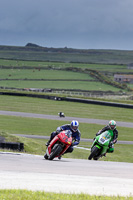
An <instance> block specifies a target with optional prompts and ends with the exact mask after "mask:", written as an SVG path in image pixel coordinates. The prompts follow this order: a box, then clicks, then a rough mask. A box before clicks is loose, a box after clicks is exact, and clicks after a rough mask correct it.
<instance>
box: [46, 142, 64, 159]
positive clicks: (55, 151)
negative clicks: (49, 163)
mask: <svg viewBox="0 0 133 200" xmlns="http://www.w3.org/2000/svg"><path fill="white" fill-rule="evenodd" d="M61 151H62V147H61V146H60V145H57V146H54V147H53V149H52V151H51V154H50V156H49V158H48V159H49V160H53V159H54V158H55V157H56V156H57V155H59V154H60V152H61Z"/></svg>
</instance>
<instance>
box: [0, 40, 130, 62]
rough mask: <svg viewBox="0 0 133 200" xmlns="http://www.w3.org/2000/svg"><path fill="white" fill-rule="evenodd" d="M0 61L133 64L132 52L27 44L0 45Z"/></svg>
mask: <svg viewBox="0 0 133 200" xmlns="http://www.w3.org/2000/svg"><path fill="white" fill-rule="evenodd" d="M0 59H13V60H36V61H52V62H53V61H54V62H55V61H56V62H64V63H65V62H66V63H74V62H75V63H99V64H120V65H123V64H126V65H127V64H130V63H133V51H125V50H102V49H99V50H98V49H97V50H95V49H72V48H67V47H65V48H48V47H40V46H38V45H34V44H29V43H28V44H27V45H26V46H20V47H19V46H3V45H0Z"/></svg>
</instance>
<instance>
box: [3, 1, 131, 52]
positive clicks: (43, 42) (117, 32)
mask: <svg viewBox="0 0 133 200" xmlns="http://www.w3.org/2000/svg"><path fill="white" fill-rule="evenodd" d="M29 42H30V43H34V44H37V45H40V46H43V47H68V48H76V49H121V50H133V0H0V45H13V46H25V45H26V44H27V43H29Z"/></svg>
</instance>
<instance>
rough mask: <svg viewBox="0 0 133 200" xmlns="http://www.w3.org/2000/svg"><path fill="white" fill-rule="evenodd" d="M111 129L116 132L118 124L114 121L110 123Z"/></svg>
mask: <svg viewBox="0 0 133 200" xmlns="http://www.w3.org/2000/svg"><path fill="white" fill-rule="evenodd" d="M109 127H110V129H112V130H114V129H115V128H116V122H115V121H114V120H111V121H109Z"/></svg>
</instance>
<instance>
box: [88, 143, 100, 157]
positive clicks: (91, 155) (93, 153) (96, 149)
mask: <svg viewBox="0 0 133 200" xmlns="http://www.w3.org/2000/svg"><path fill="white" fill-rule="evenodd" d="M99 150H100V149H99V148H98V147H96V146H94V147H93V148H92V151H91V154H90V155H89V157H88V160H91V159H92V158H94V157H96V155H98V152H99ZM95 160H96V159H95Z"/></svg>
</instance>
